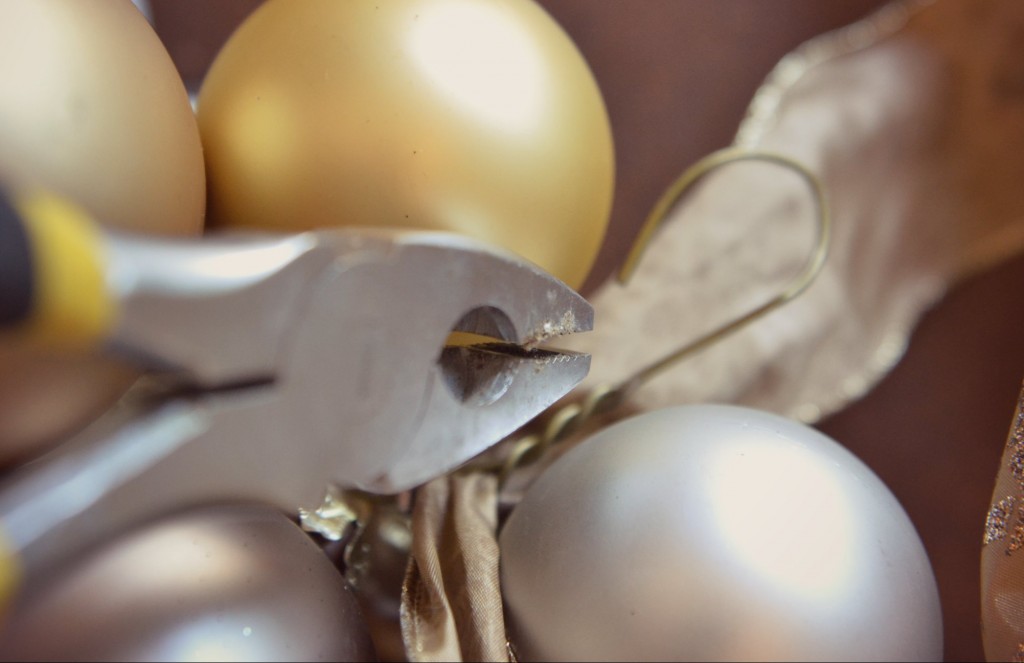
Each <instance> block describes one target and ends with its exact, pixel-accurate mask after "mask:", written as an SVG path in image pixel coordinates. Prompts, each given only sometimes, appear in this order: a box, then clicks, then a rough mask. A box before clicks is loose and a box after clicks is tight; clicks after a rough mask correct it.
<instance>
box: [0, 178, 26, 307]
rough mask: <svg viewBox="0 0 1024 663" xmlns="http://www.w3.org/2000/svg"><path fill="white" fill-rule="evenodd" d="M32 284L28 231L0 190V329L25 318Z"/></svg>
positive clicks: (8, 199) (5, 194) (12, 205)
mask: <svg viewBox="0 0 1024 663" xmlns="http://www.w3.org/2000/svg"><path fill="white" fill-rule="evenodd" d="M32 281H33V279H32V246H31V242H30V240H29V236H28V229H27V228H26V226H25V224H24V223H23V222H22V220H21V215H20V214H19V213H18V210H17V209H15V207H14V204H13V203H12V202H11V199H10V197H9V196H8V194H7V192H6V191H4V190H3V189H2V188H0V327H4V326H11V325H14V324H17V323H19V322H21V321H23V320H26V319H27V318H28V317H29V315H30V313H31V312H32V290H33V287H32Z"/></svg>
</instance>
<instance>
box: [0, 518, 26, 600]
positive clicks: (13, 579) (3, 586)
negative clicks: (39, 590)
mask: <svg viewBox="0 0 1024 663" xmlns="http://www.w3.org/2000/svg"><path fill="white" fill-rule="evenodd" d="M20 584H21V561H20V560H19V559H18V555H17V553H16V552H15V551H14V548H13V547H12V546H11V545H10V542H9V541H8V540H7V537H6V536H5V535H4V532H3V531H2V530H0V620H3V619H4V618H5V617H6V616H7V609H8V608H9V607H10V605H11V602H12V601H13V599H14V594H15V592H16V591H17V590H18V585H20Z"/></svg>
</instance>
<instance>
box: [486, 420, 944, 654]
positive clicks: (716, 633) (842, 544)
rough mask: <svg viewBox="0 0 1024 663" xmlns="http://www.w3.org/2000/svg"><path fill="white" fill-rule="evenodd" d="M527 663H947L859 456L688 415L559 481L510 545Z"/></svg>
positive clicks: (513, 524) (802, 434)
mask: <svg viewBox="0 0 1024 663" xmlns="http://www.w3.org/2000/svg"><path fill="white" fill-rule="evenodd" d="M500 546H501V582H502V592H503V595H504V598H505V602H506V606H507V619H508V622H509V624H508V626H509V633H510V639H511V641H512V643H513V645H514V646H515V648H516V651H517V653H518V654H519V656H520V660H703V661H710V660H716V661H717V660H818V661H825V660H862V661H866V660H888V661H895V660H940V659H941V657H942V618H941V612H940V606H939V597H938V589H937V587H936V583H935V578H934V575H933V573H932V569H931V565H930V563H929V561H928V557H927V555H926V553H925V550H924V547H923V545H922V543H921V541H920V539H919V537H918V535H917V533H916V531H915V529H914V526H913V524H912V523H911V521H910V519H909V518H908V517H907V515H906V513H905V512H904V510H903V509H902V507H901V506H900V504H899V503H898V502H897V500H896V498H895V497H894V496H893V495H892V493H891V492H890V491H889V490H888V488H886V486H885V485H884V484H883V483H882V482H881V480H880V479H879V478H878V477H877V476H876V475H875V474H874V473H873V472H872V471H871V470H870V469H868V467H867V466H865V465H864V464H863V463H862V462H861V461H859V460H858V459H857V458H856V457H855V456H854V455H853V454H851V453H850V452H848V451H847V450H846V449H844V448H843V447H841V446H840V445H838V444H837V443H835V442H834V441H832V440H831V439H829V438H827V437H825V436H824V435H822V434H821V433H819V432H817V431H815V430H813V429H811V428H809V427H806V426H804V425H802V424H798V423H796V422H794V421H791V420H788V419H785V418H782V417H779V416H776V415H773V414H768V413H764V412H760V411H755V410H750V409H746V408H739V407H734V406H714V405H692V406H683V407H676V408H668V409H665V410H660V411H656V412H653V413H649V414H645V415H641V416H638V417H635V418H633V419H629V420H626V421H623V422H620V423H619V424H617V425H614V426H611V427H609V428H607V429H605V430H603V431H601V432H600V433H599V434H597V435H595V436H594V437H593V438H592V439H590V440H587V441H585V442H583V443H582V444H580V445H579V446H578V447H577V448H575V449H573V450H571V451H570V452H568V453H567V454H566V455H565V456H564V457H562V458H561V459H559V460H558V461H557V462H556V463H554V464H553V465H552V466H551V467H550V468H549V469H548V470H547V471H545V472H544V474H542V475H541V476H540V477H539V478H538V479H537V481H536V482H535V483H534V484H533V485H532V486H531V487H530V488H529V490H528V491H527V493H526V495H525V497H524V499H523V501H522V502H521V503H520V504H519V505H518V506H517V507H516V509H515V510H514V511H513V512H512V514H511V515H510V516H509V519H508V521H507V522H506V524H505V526H504V528H503V530H502V532H501V535H500Z"/></svg>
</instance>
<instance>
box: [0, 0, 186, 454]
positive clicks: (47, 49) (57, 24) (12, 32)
mask: <svg viewBox="0 0 1024 663" xmlns="http://www.w3.org/2000/svg"><path fill="white" fill-rule="evenodd" d="M0 90H2V91H3V92H2V94H0V186H3V187H5V188H7V189H9V190H13V191H17V190H23V189H32V188H45V189H48V190H49V191H52V192H54V193H57V194H59V195H62V196H65V197H67V198H68V199H70V200H72V201H74V202H75V203H76V204H78V205H80V206H81V207H83V208H84V209H85V210H86V211H87V212H89V213H90V214H91V215H93V216H94V217H95V218H96V219H97V220H98V221H100V222H101V223H103V224H105V225H108V226H110V227H114V228H119V229H123V230H131V231H138V232H145V233H156V234H162V235H194V234H197V233H199V232H200V231H201V229H202V224H203V216H204V213H205V205H206V183H205V173H204V167H203V156H202V148H201V147H200V143H199V130H198V127H197V126H196V121H195V116H194V114H193V113H192V109H191V106H190V105H189V101H188V96H187V94H186V92H185V87H184V85H183V84H182V81H181V78H180V76H179V75H178V73H177V70H176V69H175V67H174V63H173V62H172V61H171V58H170V56H169V55H168V54H167V51H166V50H165V49H164V47H163V44H162V43H161V42H160V39H159V38H158V37H157V35H156V33H155V32H154V31H153V29H152V28H151V27H150V25H149V24H148V23H147V22H146V19H145V18H144V17H143V16H142V14H141V13H139V11H138V10H137V9H136V8H135V7H134V6H133V5H132V3H131V2H129V1H128V0H116V1H115V0H38V1H33V2H2V3H0ZM132 376H133V373H132V372H131V371H130V370H128V369H127V368H125V367H119V366H115V365H114V364H113V363H112V362H110V361H107V360H104V359H101V358H99V357H96V356H89V355H84V354H68V353H61V354H53V353H49V352H41V351H37V350H32V349H30V348H28V347H26V346H25V344H24V343H22V342H19V341H17V340H15V339H14V338H13V337H11V336H0V462H2V461H10V460H11V459H12V458H15V457H18V456H22V455H25V454H27V453H32V452H33V451H34V450H35V449H37V448H38V446H39V445H40V444H43V443H44V442H49V441H53V440H54V439H56V438H57V437H59V436H62V435H66V434H67V433H69V432H71V431H72V430H74V429H75V428H77V427H79V426H81V425H82V424H83V423H84V422H86V421H88V420H89V419H90V418H92V417H95V416H96V415H98V414H99V413H101V412H102V411H103V410H104V409H105V408H107V407H109V406H110V405H111V404H112V403H113V402H114V401H115V400H116V398H117V397H118V396H119V395H120V394H121V393H122V391H123V390H124V389H125V388H126V387H127V385H128V384H130V381H131V379H132Z"/></svg>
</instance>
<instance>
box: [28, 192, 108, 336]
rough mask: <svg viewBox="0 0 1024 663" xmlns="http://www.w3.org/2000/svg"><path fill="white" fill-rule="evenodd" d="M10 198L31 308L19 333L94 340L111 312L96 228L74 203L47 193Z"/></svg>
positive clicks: (100, 240) (105, 326)
mask: <svg viewBox="0 0 1024 663" xmlns="http://www.w3.org/2000/svg"><path fill="white" fill-rule="evenodd" d="M12 202H13V207H14V209H15V210H17V212H18V215H19V217H20V221H21V223H22V224H23V226H24V231H25V234H26V235H27V238H28V248H29V253H30V262H31V289H32V297H31V308H30V310H29V315H28V317H27V318H26V319H25V320H24V321H23V322H22V323H21V325H20V330H19V331H20V332H22V333H24V334H26V335H27V336H28V338H29V339H30V340H31V341H33V342H35V343H43V344H48V345H53V344H56V345H61V346H65V347H67V346H72V347H83V346H88V345H93V344H96V343H97V342H99V341H100V340H101V339H102V338H103V337H104V336H105V335H106V333H107V332H108V330H109V329H110V328H111V326H112V325H113V322H114V316H115V313H116V306H115V303H114V300H113V298H112V297H111V296H110V292H109V290H108V288H107V284H106V273H105V269H104V262H105V260H104V251H103V241H102V235H101V232H100V230H99V228H98V226H97V225H96V224H95V223H94V222H93V221H92V219H91V218H90V217H89V216H88V215H87V214H86V213H85V212H84V211H82V210H81V209H79V208H78V207H76V206H74V205H72V204H71V203H69V202H68V201H66V200H64V199H62V198H59V197H57V196H54V195H51V194H48V193H30V194H27V195H15V196H14V198H13V200H12Z"/></svg>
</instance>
